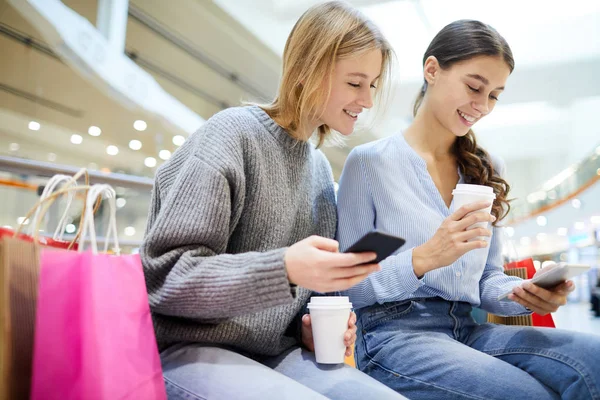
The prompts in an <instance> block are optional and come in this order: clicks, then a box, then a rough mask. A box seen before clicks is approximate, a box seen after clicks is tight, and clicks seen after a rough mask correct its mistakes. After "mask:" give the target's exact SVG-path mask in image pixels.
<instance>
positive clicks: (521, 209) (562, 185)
mask: <svg viewBox="0 0 600 400" xmlns="http://www.w3.org/2000/svg"><path fill="white" fill-rule="evenodd" d="M598 181H600V146H598V147H597V148H596V150H595V151H594V152H593V153H592V154H591V155H589V156H588V157H586V158H585V159H583V160H582V161H580V162H579V163H577V164H575V165H572V166H570V167H568V168H566V169H565V170H563V171H562V172H561V173H559V174H558V175H556V176H555V177H553V178H552V179H550V180H548V181H547V182H546V183H545V184H544V185H542V186H541V187H540V188H538V189H537V190H535V191H533V192H532V193H530V194H529V195H528V196H527V197H526V198H520V199H517V200H515V201H514V202H512V203H511V212H510V217H509V219H510V220H509V222H508V223H509V224H516V223H519V222H522V221H524V220H527V219H529V218H532V217H534V216H537V215H539V214H542V213H544V212H547V211H549V210H551V209H554V208H556V207H559V206H561V205H563V204H565V203H567V202H569V201H571V202H575V203H576V202H577V201H578V200H577V196H578V195H579V194H580V193H582V192H583V191H585V190H587V189H589V188H590V187H591V186H593V185H594V184H595V183H597V182H598ZM574 207H575V208H578V207H577V204H574Z"/></svg>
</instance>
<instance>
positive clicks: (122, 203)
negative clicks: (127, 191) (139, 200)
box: [117, 197, 127, 208]
mask: <svg viewBox="0 0 600 400" xmlns="http://www.w3.org/2000/svg"><path fill="white" fill-rule="evenodd" d="M125 204H127V200H125V199H124V198H123V197H119V198H118V199H117V207H119V208H123V207H125Z"/></svg>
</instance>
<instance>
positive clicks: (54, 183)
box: [30, 168, 90, 240]
mask: <svg viewBox="0 0 600 400" xmlns="http://www.w3.org/2000/svg"><path fill="white" fill-rule="evenodd" d="M82 175H84V176H85V185H86V186H88V185H89V184H90V175H89V173H88V171H87V169H85V168H82V169H80V170H79V171H78V172H77V173H76V174H75V175H73V176H69V175H61V174H58V175H54V176H53V177H52V178H50V179H49V180H48V182H47V183H46V186H45V187H44V191H43V192H42V194H41V196H40V201H43V200H44V199H46V198H47V197H48V196H50V195H51V194H52V192H54V191H55V190H56V188H58V187H59V186H60V185H61V184H62V183H64V185H63V188H67V187H70V186H72V185H76V184H77V180H78V179H79V178H80V177H81V176H82ZM74 197H75V193H74V192H69V193H68V195H67V205H66V207H65V211H64V212H63V215H62V217H61V219H60V220H59V222H58V226H57V227H56V231H55V232H54V235H53V236H52V238H53V239H54V240H62V238H63V232H64V230H65V228H66V226H67V218H68V213H69V208H70V207H71V203H72V202H73V198H74ZM84 207H85V205H84ZM39 214H40V208H39V207H38V209H37V210H36V213H35V215H34V217H33V221H37V220H38V218H39ZM31 226H34V224H31ZM30 234H31V235H32V236H33V232H30ZM78 236H79V232H77V235H76V237H78Z"/></svg>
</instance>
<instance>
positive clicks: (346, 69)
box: [140, 2, 402, 400]
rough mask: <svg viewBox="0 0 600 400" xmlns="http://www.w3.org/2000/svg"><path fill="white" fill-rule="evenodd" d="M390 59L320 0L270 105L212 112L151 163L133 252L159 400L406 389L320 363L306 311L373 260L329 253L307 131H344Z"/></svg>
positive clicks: (375, 34) (368, 34)
mask: <svg viewBox="0 0 600 400" xmlns="http://www.w3.org/2000/svg"><path fill="white" fill-rule="evenodd" d="M390 57H391V50H390V47H389V45H388V43H387V41H386V40H385V39H384V37H383V36H382V35H381V33H380V32H379V30H378V29H377V28H376V27H375V26H374V25H373V24H372V23H371V22H370V21H368V20H367V19H366V18H365V17H364V16H363V15H362V14H360V13H359V12H357V11H356V10H355V9H353V8H352V7H350V6H348V5H346V4H345V3H342V2H328V3H324V4H321V5H317V6H315V7H313V8H311V9H310V10H308V11H307V12H306V13H305V14H304V15H303V16H302V17H301V18H300V20H299V21H298V22H297V24H296V26H295V27H294V30H293V31H292V33H291V34H290V36H289V38H288V41H287V44H286V47H285V51H284V60H283V76H282V82H281V87H280V90H279V94H278V96H277V98H276V99H275V101H274V102H273V103H272V104H268V105H263V106H256V105H255V106H247V107H236V108H230V109H228V110H225V111H222V112H220V113H218V114H217V115H215V116H213V117H212V118H210V119H209V120H208V121H207V122H206V123H205V124H204V125H203V126H202V127H201V128H200V129H199V130H198V131H197V132H196V133H194V134H193V135H191V136H190V138H189V139H188V140H187V141H186V143H184V145H183V146H182V147H181V148H180V149H179V150H178V151H177V152H175V154H174V155H173V157H172V158H171V159H170V160H169V161H168V162H167V163H165V164H164V165H163V166H161V167H160V168H159V170H158V172H157V174H156V184H155V187H154V190H153V196H152V203H151V208H150V215H149V220H148V228H147V231H146V235H145V238H144V243H143V246H142V248H141V251H140V253H141V256H142V262H143V265H144V273H145V276H146V284H147V287H148V294H149V298H150V305H151V309H152V315H153V320H154V325H155V329H156V336H157V339H158V342H159V348H160V349H161V359H162V363H163V372H164V378H165V382H166V386H167V391H168V395H169V398H172V399H179V398H181V399H227V400H229V399H261V400H262V399H303V400H304V399H325V398H326V397H327V398H333V399H360V400H363V399H366V398H377V399H397V398H402V396H400V395H399V394H397V393H396V392H394V391H393V390H391V389H389V388H388V387H386V386H385V385H383V384H381V383H379V382H377V381H376V380H374V379H373V378H370V377H369V376H367V375H365V374H364V373H362V372H360V371H358V370H356V369H354V368H350V367H348V366H343V365H336V366H323V367H319V366H317V364H316V363H315V358H314V354H313V353H312V349H313V339H312V335H311V326H310V317H309V316H308V315H304V316H303V309H304V306H305V304H306V302H307V300H308V299H309V297H310V296H311V291H312V290H314V291H318V292H331V291H336V290H342V289H347V288H349V287H351V286H353V285H354V284H356V283H358V282H360V281H361V280H363V279H364V278H365V277H366V276H367V275H368V274H370V273H371V272H373V271H375V270H378V268H379V266H378V265H377V264H373V263H372V262H371V261H372V260H373V259H374V258H375V254H373V253H371V254H340V253H338V251H337V250H338V244H337V242H336V241H335V240H333V238H334V235H335V229H336V222H337V220H336V208H335V194H334V187H333V177H332V173H331V167H330V165H329V163H328V162H327V159H326V158H325V156H324V155H323V154H322V153H321V152H320V151H319V150H317V149H316V148H315V147H314V146H313V145H312V144H310V143H309V142H308V140H309V138H310V137H311V135H312V134H313V132H314V131H316V130H318V132H319V141H320V142H322V140H323V139H324V138H325V137H326V136H327V135H328V134H329V131H330V129H334V130H336V131H338V132H341V133H342V134H343V135H349V134H350V133H352V131H353V128H354V123H355V121H356V116H357V114H359V113H360V112H361V111H362V110H363V109H364V108H370V107H371V106H372V105H373V97H374V96H376V95H377V90H376V89H375V86H376V85H379V86H381V87H382V88H385V86H386V85H387V81H386V75H387V72H388V69H389V65H390ZM355 318H356V317H355V315H354V314H352V315H351V317H350V319H349V323H348V331H347V332H346V334H345V343H346V346H348V347H349V346H351V345H352V344H353V343H354V341H355V338H356V335H355V332H356V326H355ZM302 345H303V346H304V347H301V346H302Z"/></svg>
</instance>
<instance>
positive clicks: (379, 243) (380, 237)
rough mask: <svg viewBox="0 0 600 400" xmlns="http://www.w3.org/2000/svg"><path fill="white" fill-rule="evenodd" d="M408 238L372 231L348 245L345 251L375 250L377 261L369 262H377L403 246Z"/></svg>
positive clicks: (361, 251)
mask: <svg viewBox="0 0 600 400" xmlns="http://www.w3.org/2000/svg"><path fill="white" fill-rule="evenodd" d="M404 243H406V240H404V239H402V238H401V237H398V236H394V235H390V234H388V233H383V232H380V231H371V232H369V233H367V234H366V235H364V236H363V237H362V238H360V239H359V240H358V241H356V243H354V244H353V245H352V246H350V247H348V248H347V249H346V250H345V251H344V253H363V252H367V251H373V252H375V253H376V254H377V258H376V259H375V261H370V262H369V264H371V263H373V264H377V263H380V262H381V261H383V260H385V259H386V258H388V257H389V256H391V255H392V254H393V253H394V252H395V251H396V250H398V249H399V248H400V247H402V246H403V245H404Z"/></svg>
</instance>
